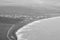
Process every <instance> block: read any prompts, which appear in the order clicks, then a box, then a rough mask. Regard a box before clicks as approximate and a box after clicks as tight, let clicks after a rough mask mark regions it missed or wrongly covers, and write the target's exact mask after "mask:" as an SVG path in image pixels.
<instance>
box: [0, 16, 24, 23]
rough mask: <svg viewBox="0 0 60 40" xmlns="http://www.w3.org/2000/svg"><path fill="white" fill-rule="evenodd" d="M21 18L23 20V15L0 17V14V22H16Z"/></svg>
mask: <svg viewBox="0 0 60 40" xmlns="http://www.w3.org/2000/svg"><path fill="white" fill-rule="evenodd" d="M23 20H24V19H23V17H21V18H10V17H1V16H0V23H3V24H16V23H19V22H21V21H23Z"/></svg>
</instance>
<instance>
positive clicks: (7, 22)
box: [0, 16, 25, 40]
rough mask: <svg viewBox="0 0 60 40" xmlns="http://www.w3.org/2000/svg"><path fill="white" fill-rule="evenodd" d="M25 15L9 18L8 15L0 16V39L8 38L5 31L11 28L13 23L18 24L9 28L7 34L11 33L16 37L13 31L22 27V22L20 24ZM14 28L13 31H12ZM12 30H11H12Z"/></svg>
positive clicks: (6, 39) (5, 39)
mask: <svg viewBox="0 0 60 40" xmlns="http://www.w3.org/2000/svg"><path fill="white" fill-rule="evenodd" d="M24 19H25V17H20V18H9V17H1V16H0V40H8V38H7V32H8V30H9V29H10V28H11V26H12V25H13V24H16V25H17V24H19V25H20V26H19V27H18V25H17V26H14V28H12V29H11V31H10V34H9V36H11V35H12V34H13V35H14V37H15V38H16V35H15V34H14V33H15V31H16V30H17V29H18V28H20V27H22V26H23V24H21V22H22V21H24ZM14 30H15V31H14ZM12 31H13V32H12Z"/></svg>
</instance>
